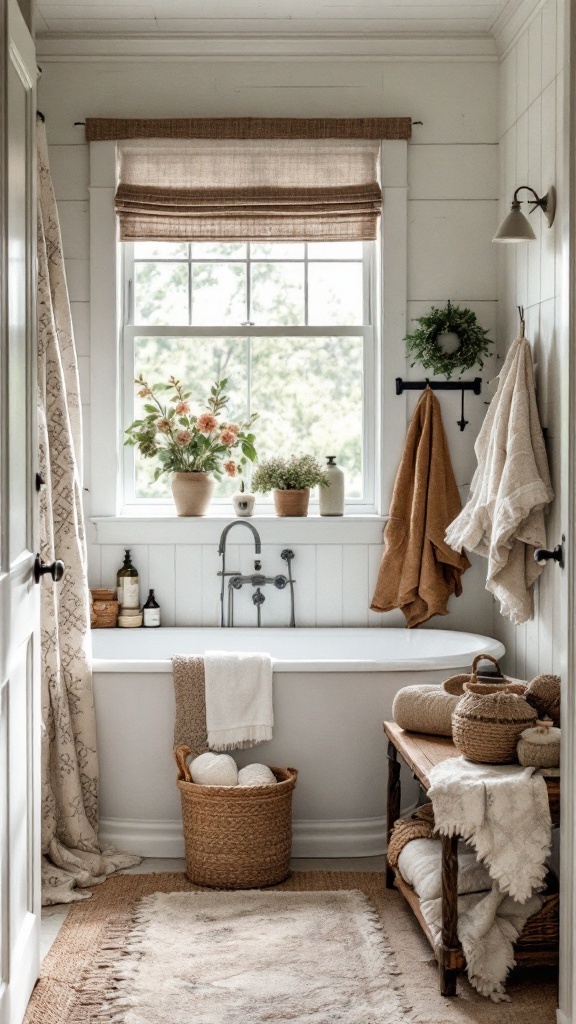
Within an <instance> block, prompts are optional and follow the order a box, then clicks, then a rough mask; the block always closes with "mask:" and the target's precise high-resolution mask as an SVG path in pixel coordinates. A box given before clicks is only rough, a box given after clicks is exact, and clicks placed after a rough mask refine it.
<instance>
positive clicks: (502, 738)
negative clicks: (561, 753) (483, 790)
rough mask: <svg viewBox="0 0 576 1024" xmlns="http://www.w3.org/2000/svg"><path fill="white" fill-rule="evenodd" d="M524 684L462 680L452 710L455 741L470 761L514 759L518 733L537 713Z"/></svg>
mask: <svg viewBox="0 0 576 1024" xmlns="http://www.w3.org/2000/svg"><path fill="white" fill-rule="evenodd" d="M524 690H525V688H524V687H523V686H517V685H515V684H514V683H511V684H509V685H507V686H505V687H504V688H502V686H498V685H491V684H489V683H465V684H464V696H463V697H461V699H460V700H459V701H458V704H457V706H456V708H455V710H454V712H453V714H452V735H453V739H454V743H455V745H456V746H457V747H458V749H459V750H460V751H461V752H462V753H463V754H464V756H465V757H467V758H468V759H469V760H470V761H477V762H479V763H480V764H511V763H512V762H514V761H516V760H517V757H516V746H517V743H518V739H519V737H520V734H521V733H522V732H523V731H524V729H527V728H528V727H529V726H531V725H533V724H534V722H535V721H536V718H537V714H536V712H535V710H534V708H531V707H530V705H529V704H528V702H527V701H526V700H525V699H524V696H523V694H524Z"/></svg>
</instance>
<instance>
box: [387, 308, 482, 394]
mask: <svg viewBox="0 0 576 1024" xmlns="http://www.w3.org/2000/svg"><path fill="white" fill-rule="evenodd" d="M416 323H417V324H418V325H419V326H418V327H417V328H416V330H415V331H413V332H412V334H408V335H407V336H406V337H405V338H404V341H405V342H407V345H406V348H407V351H408V353H409V355H411V356H412V357H413V358H414V362H413V363H411V365H412V366H414V365H415V364H416V363H421V364H422V366H423V367H424V368H425V369H426V370H432V372H433V373H436V374H440V373H442V374H444V376H445V377H447V378H448V380H450V377H451V376H452V374H453V373H457V372H460V371H462V370H470V369H471V368H472V367H473V366H479V367H483V366H484V360H483V358H482V357H483V356H487V355H489V354H490V353H489V348H488V346H489V345H492V344H494V343H493V341H492V340H491V339H490V338H488V337H487V334H488V331H485V330H484V328H483V327H480V324H479V323H478V321H477V319H476V314H475V313H473V312H472V310H471V309H460V307H459V306H453V305H452V303H451V302H448V305H447V306H446V307H445V309H436V308H435V307H434V306H433V307H432V310H431V311H430V313H428V315H427V316H421V317H419V318H418V319H417V320H416ZM442 334H456V335H458V339H459V342H460V344H459V345H458V348H457V349H456V350H455V351H454V352H444V351H443V349H441V348H440V345H439V344H438V339H439V337H440V335H442Z"/></svg>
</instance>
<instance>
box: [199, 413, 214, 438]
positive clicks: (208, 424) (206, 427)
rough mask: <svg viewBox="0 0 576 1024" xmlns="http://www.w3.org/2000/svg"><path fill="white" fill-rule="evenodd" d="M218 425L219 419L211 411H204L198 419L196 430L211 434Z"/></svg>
mask: <svg viewBox="0 0 576 1024" xmlns="http://www.w3.org/2000/svg"><path fill="white" fill-rule="evenodd" d="M217 426H218V420H217V419H216V417H215V416H212V414H211V413H209V412H203V413H202V415H201V416H199V417H198V419H197V420H196V430H199V431H200V433H201V434H211V433H212V431H213V430H216V427H217Z"/></svg>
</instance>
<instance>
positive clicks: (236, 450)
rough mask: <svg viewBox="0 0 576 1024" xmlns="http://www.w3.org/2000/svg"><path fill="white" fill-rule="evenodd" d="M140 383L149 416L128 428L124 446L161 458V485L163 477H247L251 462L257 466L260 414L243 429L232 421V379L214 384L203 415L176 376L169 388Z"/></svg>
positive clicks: (242, 425) (146, 382)
mask: <svg viewBox="0 0 576 1024" xmlns="http://www.w3.org/2000/svg"><path fill="white" fill-rule="evenodd" d="M134 384H135V385H136V387H137V388H138V397H139V398H141V399H143V400H144V409H143V411H144V413H145V415H144V416H143V417H142V418H141V419H137V420H134V422H133V423H131V424H130V426H129V427H127V428H126V435H127V436H126V440H125V442H124V443H125V444H127V445H132V446H133V447H136V448H138V449H139V451H140V453H141V454H142V455H143V456H144V458H146V459H153V458H155V459H158V462H159V465H158V467H157V469H156V471H155V473H154V479H155V480H157V479H158V477H159V476H161V474H162V473H213V474H214V476H215V477H216V478H217V479H218V480H220V479H221V478H222V475H223V474H224V473H226V474H227V476H229V477H235V476H237V475H239V474H242V471H243V467H244V466H245V465H246V464H247V462H255V461H256V449H255V447H254V440H255V437H254V434H253V433H252V431H251V428H252V424H253V423H254V420H255V419H256V418H257V416H258V414H257V413H253V414H252V416H251V417H250V419H248V420H246V422H244V423H241V424H237V423H230V422H228V420H227V419H226V406H227V404H228V394H227V387H228V380H227V378H226V379H224V380H220V381H217V382H216V383H215V384H213V385H212V387H211V388H210V397H209V398H208V400H207V402H206V404H205V410H204V411H200V412H193V411H192V408H191V403H190V398H191V395H192V392H191V391H190V390H188V389H187V387H186V385H184V384H182V383H181V382H180V381H179V380H178V379H177V378H176V377H170V379H169V381H168V383H167V384H149V383H148V381H146V380H144V378H143V376H142V375H140V376H139V377H137V378H136V380H135V381H134Z"/></svg>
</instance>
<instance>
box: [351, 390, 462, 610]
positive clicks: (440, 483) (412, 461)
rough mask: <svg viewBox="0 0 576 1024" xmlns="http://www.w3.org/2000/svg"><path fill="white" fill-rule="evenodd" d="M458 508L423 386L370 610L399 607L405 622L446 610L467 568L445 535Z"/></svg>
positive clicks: (440, 431)
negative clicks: (447, 541) (448, 543)
mask: <svg viewBox="0 0 576 1024" xmlns="http://www.w3.org/2000/svg"><path fill="white" fill-rule="evenodd" d="M461 508H462V505H461V502H460V495H459V494H458V488H457V486H456V480H455V479H454V471H453V469H452V463H451V461H450V452H449V450H448V442H447V440H446V434H445V433H444V427H443V424H442V415H441V412H440V403H439V401H438V399H437V398H436V396H435V395H434V393H433V391H432V390H431V388H428V387H427V388H426V390H425V391H424V393H423V395H422V397H421V399H420V401H419V402H418V405H417V406H416V409H415V411H414V416H413V417H412V422H411V424H410V427H409V429H408V435H407V437H406V443H405V445H404V451H403V453H402V459H401V462H400V468H399V469H398V473H397V475H396V480H395V483H394V492H393V494H392V503H391V506H390V519H389V521H388V522H387V523H386V527H385V529H384V545H385V546H384V554H383V556H382V564H381V566H380V572H379V574H378V582H377V584H376V591H375V593H374V597H373V599H372V604H371V605H370V607H371V609H372V611H375V612H388V611H391V610H392V609H393V608H401V609H402V611H403V612H404V615H405V616H406V625H407V626H409V627H412V626H420V625H421V624H422V623H423V622H427V620H428V619H430V618H431V617H432V616H433V615H447V614H448V598H449V597H450V595H451V594H456V596H457V597H459V596H460V594H461V593H462V582H461V577H462V573H464V572H465V571H466V569H469V568H470V562H469V561H468V559H467V558H466V555H464V554H458V552H456V551H454V550H453V549H452V548H451V547H449V546H448V545H447V544H446V542H445V540H444V534H445V532H446V528H447V527H448V526H449V525H450V523H451V522H452V521H453V520H454V519H455V518H456V516H457V515H458V513H459V512H460V510H461Z"/></svg>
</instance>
